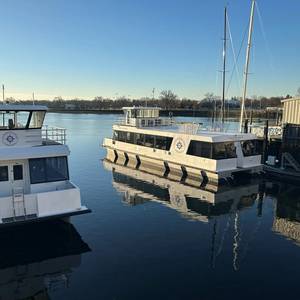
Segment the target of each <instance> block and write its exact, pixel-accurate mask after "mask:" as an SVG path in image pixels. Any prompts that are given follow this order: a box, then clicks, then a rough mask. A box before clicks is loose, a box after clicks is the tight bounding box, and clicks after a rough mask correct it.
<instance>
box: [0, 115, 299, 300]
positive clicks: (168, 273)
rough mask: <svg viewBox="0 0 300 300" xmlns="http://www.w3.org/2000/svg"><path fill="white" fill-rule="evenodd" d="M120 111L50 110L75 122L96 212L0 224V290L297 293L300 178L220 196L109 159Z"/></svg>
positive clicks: (71, 127)
mask: <svg viewBox="0 0 300 300" xmlns="http://www.w3.org/2000/svg"><path fill="white" fill-rule="evenodd" d="M117 118H118V116H113V115H106V116H101V115H73V114H48V116H47V124H50V125H56V126H60V127H66V128H67V129H68V144H69V146H70V148H71V157H70V173H71V177H72V180H73V182H74V183H76V184H77V185H78V186H79V187H80V188H81V192H82V201H83V203H84V204H85V205H87V206H88V207H89V208H91V209H92V210H93V213H91V214H88V215H83V216H78V217H74V218H73V219H72V224H73V225H64V224H61V223H59V222H58V223H53V224H43V225H37V226H30V227H28V228H23V229H18V230H17V231H9V232H2V233H0V239H1V248H0V255H1V258H0V293H1V297H0V299H5V300H6V299H24V298H26V299H27V298H30V297H33V296H35V297H36V298H34V299H44V298H42V297H45V299H46V296H47V295H48V296H49V298H50V299H269V298H270V299H283V298H285V299H288V298H289V297H291V298H292V297H293V298H294V299H295V298H298V297H299V292H300V287H299V278H300V248H299V245H300V223H299V221H300V189H299V188H298V189H297V187H293V186H288V185H279V184H276V183H266V184H265V185H263V184H262V183H261V182H258V183H255V182H253V183H251V184H247V185H245V186H242V187H235V188H232V189H224V190H221V191H220V192H219V193H217V194H213V193H212V192H209V191H201V190H199V189H197V188H192V187H185V186H183V185H182V184H179V183H175V182H171V181H168V180H167V179H162V178H160V177H157V176H153V175H149V174H145V173H142V172H139V171H132V170H131V171H129V170H128V168H125V167H120V166H112V165H111V164H105V165H104V164H103V162H102V160H101V159H102V158H104V157H105V151H104V149H102V148H101V147H100V145H101V143H102V139H103V137H105V136H110V134H111V126H112V124H113V122H114V120H116V119H117ZM202 121H203V120H202ZM204 121H205V120H204ZM232 126H235V125H234V124H233V125H232ZM113 168H114V170H113ZM112 170H113V171H112ZM38 297H41V298H38Z"/></svg>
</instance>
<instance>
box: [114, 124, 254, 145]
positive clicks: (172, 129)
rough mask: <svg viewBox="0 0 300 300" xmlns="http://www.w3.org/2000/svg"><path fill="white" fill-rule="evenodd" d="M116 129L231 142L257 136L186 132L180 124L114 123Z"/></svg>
mask: <svg viewBox="0 0 300 300" xmlns="http://www.w3.org/2000/svg"><path fill="white" fill-rule="evenodd" d="M113 128H114V129H115V130H118V129H121V130H124V131H129V132H140V133H145V134H154V135H155V134H156V133H157V134H158V135H162V136H174V133H175V134H176V135H188V136H191V137H195V138H196V139H197V140H199V141H203V142H210V143H217V142H229V141H245V140H254V139H257V137H256V136H255V135H254V134H252V133H239V132H222V131H208V130H201V129H199V131H198V132H197V133H196V134H191V133H186V132H183V131H181V128H180V126H178V125H171V126H155V127H133V126H126V125H114V126H113Z"/></svg>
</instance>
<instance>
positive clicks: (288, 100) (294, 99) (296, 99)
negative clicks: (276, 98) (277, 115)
mask: <svg viewBox="0 0 300 300" xmlns="http://www.w3.org/2000/svg"><path fill="white" fill-rule="evenodd" d="M290 101H300V97H297V98H289V99H284V100H281V103H285V102H290Z"/></svg>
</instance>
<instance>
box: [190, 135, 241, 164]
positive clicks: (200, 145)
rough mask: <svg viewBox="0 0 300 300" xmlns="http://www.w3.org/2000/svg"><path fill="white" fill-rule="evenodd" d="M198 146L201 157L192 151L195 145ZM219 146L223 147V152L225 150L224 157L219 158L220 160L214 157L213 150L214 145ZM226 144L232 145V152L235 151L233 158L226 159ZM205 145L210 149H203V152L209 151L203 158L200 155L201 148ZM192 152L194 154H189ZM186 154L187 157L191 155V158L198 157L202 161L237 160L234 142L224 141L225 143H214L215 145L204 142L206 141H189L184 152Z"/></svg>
mask: <svg viewBox="0 0 300 300" xmlns="http://www.w3.org/2000/svg"><path fill="white" fill-rule="evenodd" d="M197 143H199V144H198V147H199V149H200V150H199V149H198V151H199V153H200V154H201V155H197V154H194V153H196V151H194V149H193V147H195V146H196V145H197ZM220 144H223V145H224V150H225V157H220V158H217V157H216V154H215V148H214V146H215V145H220ZM228 144H232V145H233V147H234V151H235V156H234V157H233V156H230V157H227V154H226V153H227V152H226V145H228ZM203 145H205V146H207V145H210V149H205V151H207V150H209V152H210V155H206V156H203V155H202V154H203V153H202V146H203ZM192 150H193V151H194V153H191V152H192ZM186 154H187V155H191V156H195V157H200V158H203V159H211V160H227V159H237V153H236V147H235V144H234V142H232V141H226V142H216V143H212V142H206V141H199V140H190V143H189V146H188V148H187V151H186Z"/></svg>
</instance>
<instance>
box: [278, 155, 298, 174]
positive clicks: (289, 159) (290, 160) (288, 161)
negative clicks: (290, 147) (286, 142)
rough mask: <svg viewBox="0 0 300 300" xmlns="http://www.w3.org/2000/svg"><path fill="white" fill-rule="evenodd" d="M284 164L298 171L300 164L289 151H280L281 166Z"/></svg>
mask: <svg viewBox="0 0 300 300" xmlns="http://www.w3.org/2000/svg"><path fill="white" fill-rule="evenodd" d="M286 166H291V167H292V168H293V169H294V170H296V171H298V172H300V164H299V163H298V161H297V160H296V159H295V158H294V157H293V156H292V155H291V154H290V153H289V152H284V153H282V167H283V168H284V167H286Z"/></svg>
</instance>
